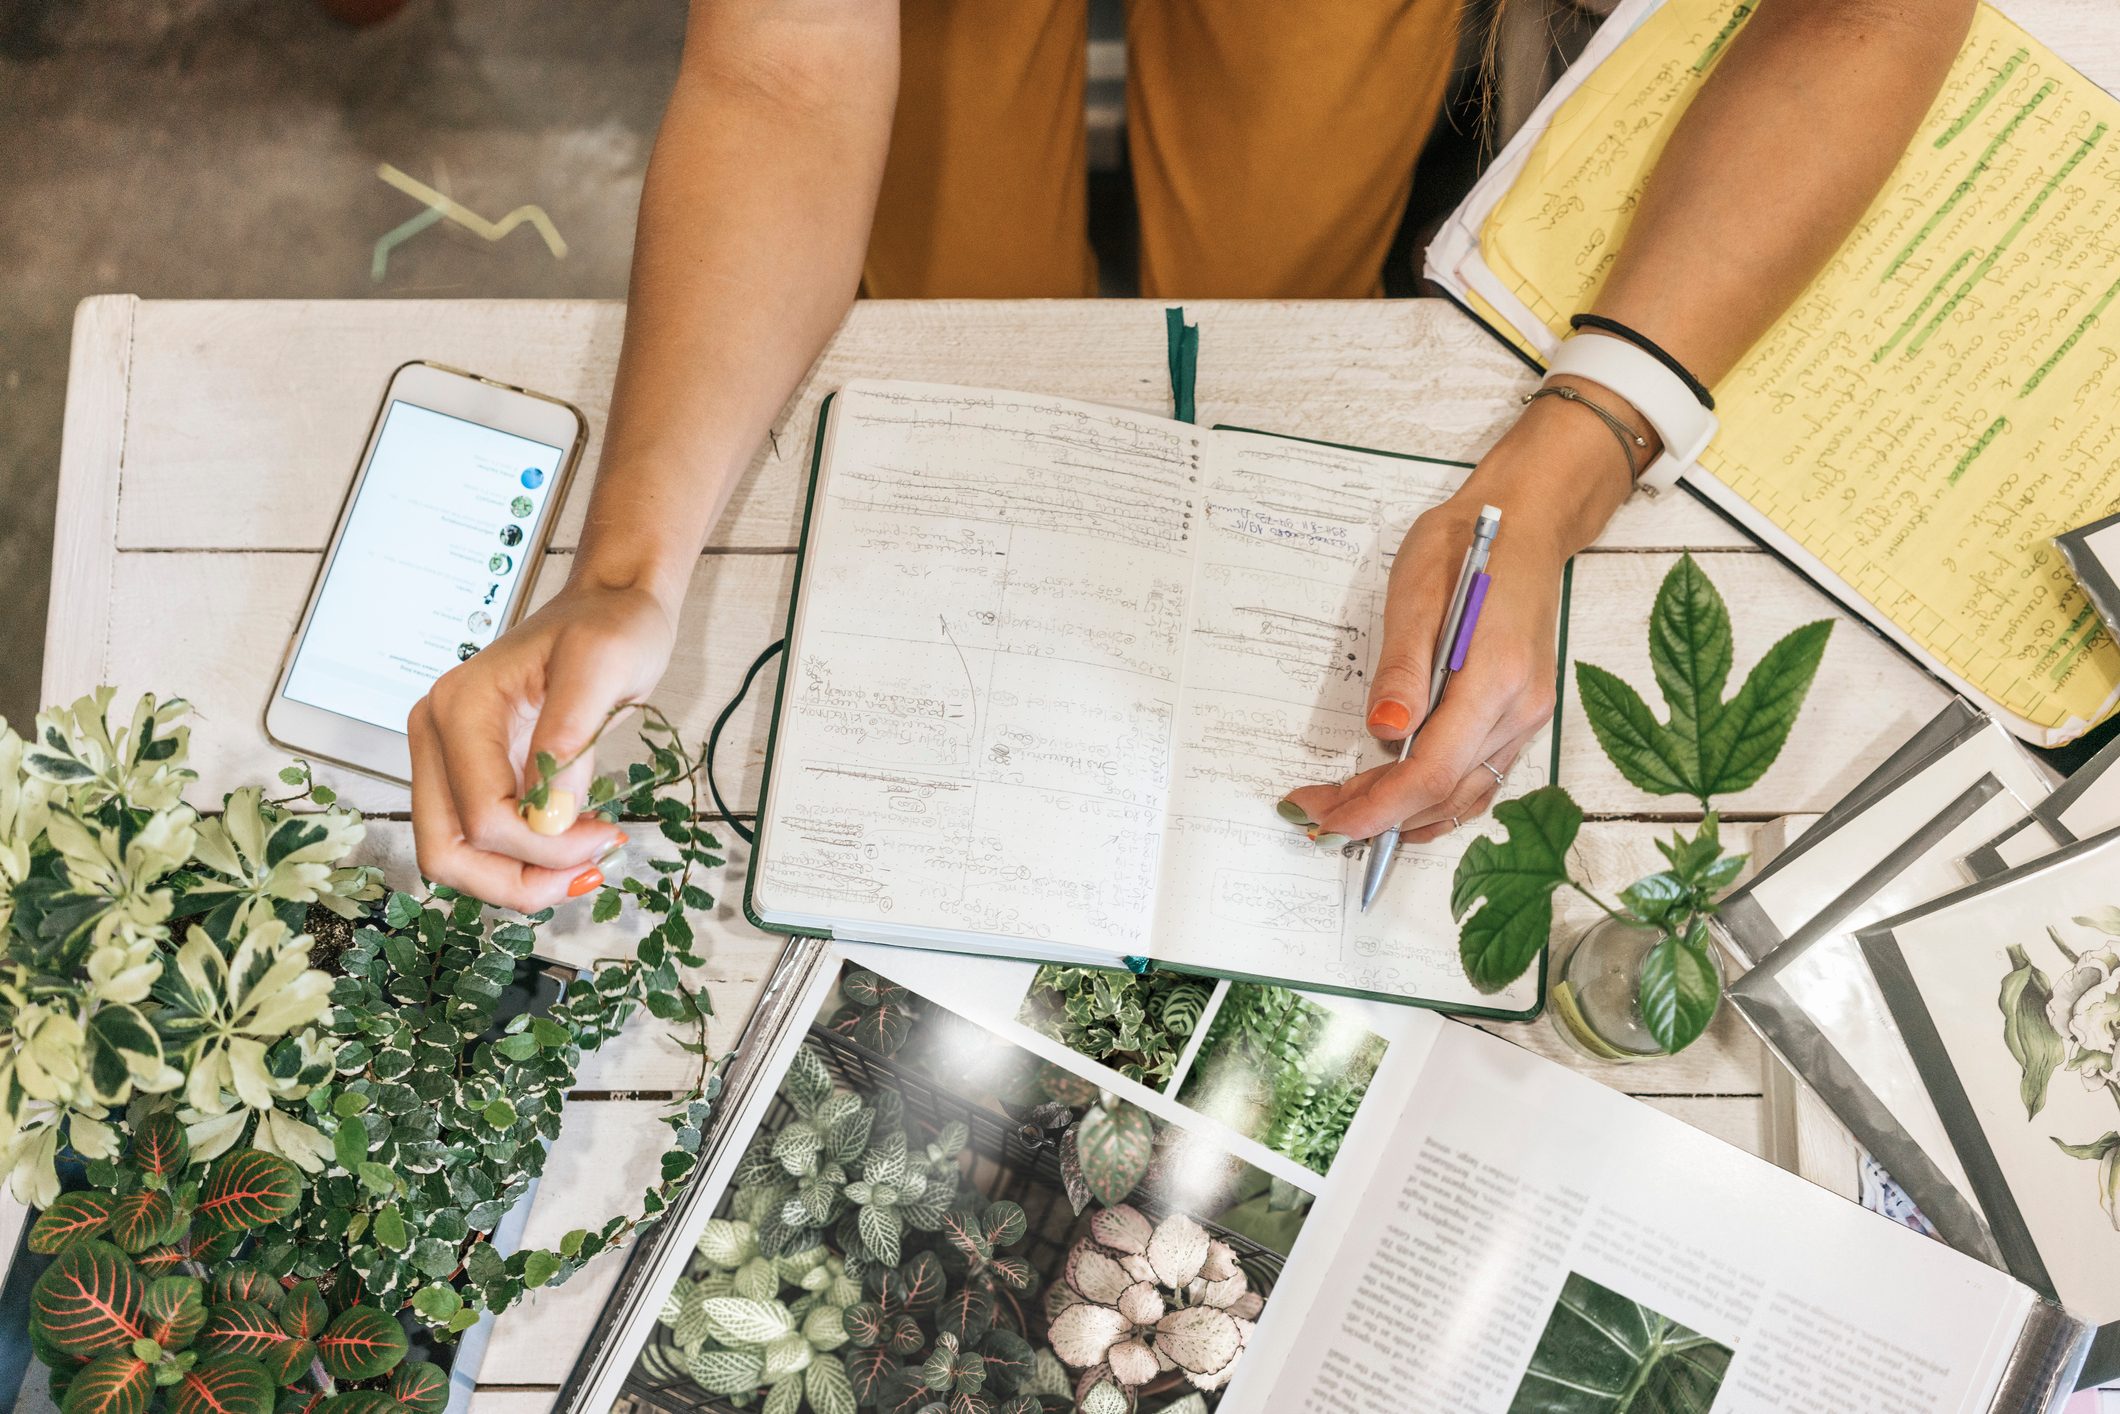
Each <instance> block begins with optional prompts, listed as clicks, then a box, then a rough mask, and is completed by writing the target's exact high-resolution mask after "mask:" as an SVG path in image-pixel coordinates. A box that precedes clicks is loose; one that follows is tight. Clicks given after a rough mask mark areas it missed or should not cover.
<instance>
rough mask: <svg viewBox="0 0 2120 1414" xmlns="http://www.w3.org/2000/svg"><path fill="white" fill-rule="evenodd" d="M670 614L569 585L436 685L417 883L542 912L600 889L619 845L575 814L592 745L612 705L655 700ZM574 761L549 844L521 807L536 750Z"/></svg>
mask: <svg viewBox="0 0 2120 1414" xmlns="http://www.w3.org/2000/svg"><path fill="white" fill-rule="evenodd" d="M675 637H676V615H675V613H674V612H672V611H671V610H670V609H669V608H668V607H667V606H666V605H665V604H664V603H663V601H662V600H661V599H659V598H658V597H657V596H655V595H654V594H652V593H650V592H648V591H647V590H644V589H639V588H631V587H628V588H612V587H606V586H602V585H597V584H593V583H578V582H570V583H569V584H568V585H567V587H566V588H565V589H563V590H561V591H560V592H559V594H558V595H557V596H556V597H555V598H554V599H553V600H552V601H551V602H550V603H548V604H546V605H545V606H544V607H543V608H541V609H539V610H538V611H537V612H536V613H534V614H532V615H531V616H530V617H528V618H526V619H524V620H523V621H522V622H521V623H520V624H517V625H516V626H515V627H514V628H512V629H510V630H509V631H508V632H507V633H505V634H503V635H502V636H501V637H500V638H498V639H496V640H495V641H494V642H493V643H492V644H491V645H489V646H488V647H487V648H486V649H485V651H484V652H482V653H480V654H478V655H477V656H476V657H474V658H471V659H470V660H469V661H467V662H465V663H463V664H461V665H460V666H458V667H456V668H453V669H451V670H450V671H449V672H447V673H445V674H443V675H442V677H440V678H439V679H437V680H436V682H435V684H434V687H433V690H432V691H430V692H429V693H428V694H427V696H426V697H425V698H423V699H421V701H420V702H419V704H418V705H417V706H415V707H414V708H413V709H412V720H411V722H410V724H409V730H410V734H411V738H412V832H413V837H414V840H415V843H416V845H417V848H418V852H419V868H420V873H421V874H422V875H424V876H426V877H427V878H429V879H431V880H433V881H434V882H435V883H438V884H447V885H449V886H450V887H452V888H456V889H461V890H463V891H464V892H465V893H468V894H471V895H473V896H474V897H477V898H479V899H483V900H484V901H486V902H488V903H494V904H500V905H502V906H503V907H507V908H513V909H518V910H520V911H521V912H524V913H534V912H536V911H537V910H539V909H542V908H549V907H551V906H552V905H554V904H557V903H561V902H564V901H565V900H566V899H568V898H570V897H579V896H581V895H583V894H586V893H588V892H589V891H590V890H592V889H594V888H596V887H597V885H599V884H601V883H602V882H603V874H602V871H601V870H600V869H599V868H598V863H599V862H600V861H601V860H602V858H603V856H605V855H606V854H609V853H610V852H611V851H612V850H613V849H614V848H616V847H617V846H618V845H620V844H623V843H624V842H625V838H626V837H625V835H624V833H623V832H621V831H620V830H619V829H618V827H617V826H615V825H613V824H611V823H610V822H609V821H606V820H603V819H601V818H599V817H596V816H586V815H585V816H580V817H579V818H576V811H577V808H578V806H579V803H580V801H581V800H582V799H583V796H584V794H585V792H586V790H587V788H588V783H589V779H590V777H591V775H592V774H593V770H594V766H593V762H592V761H591V760H590V755H589V753H588V751H587V750H586V748H587V747H588V745H589V743H590V742H591V741H592V740H594V738H595V736H596V733H597V731H598V729H599V728H601V727H602V726H603V724H604V720H605V718H606V717H607V716H608V715H609V714H610V712H611V710H612V709H613V708H614V707H617V706H620V705H621V704H623V703H627V702H637V701H640V700H641V699H643V698H644V697H646V696H647V694H648V693H649V692H650V691H652V690H653V688H654V687H655V684H656V681H657V680H658V679H659V678H661V676H662V673H663V669H664V667H665V666H667V665H668V663H669V661H670V647H671V644H672V643H673V642H674V641H675ZM540 751H549V752H551V753H552V755H553V756H554V757H555V758H556V759H558V760H560V761H567V760H569V759H570V758H572V757H574V756H576V755H579V756H580V757H581V759H580V760H579V761H576V762H575V763H574V764H573V765H572V766H570V767H569V768H568V769H567V770H565V771H563V772H562V773H561V774H560V776H559V778H558V779H557V780H556V781H555V782H554V783H553V789H552V795H551V810H550V811H549V812H548V813H549V814H550V815H552V816H557V817H558V820H557V822H556V823H558V824H559V825H560V826H561V828H560V830H559V832H558V833H555V834H549V835H548V834H543V833H540V832H539V831H537V830H534V829H532V828H531V825H530V823H529V822H528V821H526V820H525V819H524V818H523V816H522V814H521V813H520V810H519V803H520V801H521V798H522V793H523V792H524V791H526V790H528V789H529V788H530V787H531V786H532V785H534V784H535V783H536V780H537V774H536V766H535V762H536V760H537V753H539V752H540Z"/></svg>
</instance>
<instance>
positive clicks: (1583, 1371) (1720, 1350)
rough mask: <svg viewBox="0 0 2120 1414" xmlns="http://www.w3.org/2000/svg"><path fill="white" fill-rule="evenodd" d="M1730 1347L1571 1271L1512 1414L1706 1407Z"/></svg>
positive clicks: (1676, 1411) (1656, 1412) (1687, 1413)
mask: <svg viewBox="0 0 2120 1414" xmlns="http://www.w3.org/2000/svg"><path fill="white" fill-rule="evenodd" d="M1729 1369H1730V1347H1729V1346H1727V1345H1724V1344H1722V1343H1720V1342H1719V1341H1714V1340H1710V1339H1709V1338H1708V1337H1707V1336H1704V1335H1702V1334H1700V1333H1699V1332H1698V1331H1694V1330H1689V1329H1687V1328H1686V1327H1685V1326H1682V1325H1680V1324H1679V1323H1678V1322H1676V1321H1674V1320H1672V1319H1671V1318H1670V1317H1668V1316H1664V1315H1661V1314H1659V1313H1658V1312H1656V1311H1652V1310H1650V1309H1649V1308H1648V1307H1647V1306H1644V1305H1642V1304H1641V1303H1639V1302H1637V1301H1631V1300H1629V1299H1628V1298H1627V1297H1625V1296H1622V1295H1620V1293H1618V1292H1616V1291H1614V1290H1612V1289H1611V1288H1610V1287H1606V1286H1601V1285H1599V1284H1598V1283H1597V1282H1594V1281H1592V1280H1590V1278H1588V1277H1586V1276H1584V1275H1582V1274H1581V1273H1580V1272H1570V1273H1569V1274H1568V1280H1567V1282H1566V1283H1565V1284H1564V1285H1563V1286H1562V1287H1561V1295H1560V1299H1559V1300H1558V1301H1556V1302H1555V1303H1554V1306H1553V1313H1552V1315H1550V1316H1548V1317H1547V1319H1546V1329H1545V1330H1544V1331H1543V1332H1541V1333H1540V1335H1539V1338H1538V1347H1537V1348H1536V1349H1535V1350H1533V1351H1532V1352H1531V1365H1530V1368H1529V1369H1527V1370H1525V1371H1524V1378H1523V1381H1522V1383H1520V1384H1519V1385H1517V1387H1516V1398H1514V1399H1512V1400H1511V1401H1510V1402H1509V1414H1705V1411H1707V1410H1708V1409H1709V1408H1711V1407H1713V1405H1714V1403H1715V1393H1716V1391H1717V1390H1719V1389H1721V1388H1722V1382H1723V1376H1724V1375H1725V1374H1727V1373H1728V1372H1729Z"/></svg>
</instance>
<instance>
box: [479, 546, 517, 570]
mask: <svg viewBox="0 0 2120 1414" xmlns="http://www.w3.org/2000/svg"><path fill="white" fill-rule="evenodd" d="M486 568H487V569H489V570H491V571H493V572H494V573H495V574H506V573H507V572H508V571H510V570H512V569H514V568H515V557H514V556H513V555H506V554H502V553H501V552H500V551H498V550H496V551H494V552H493V558H491V559H489V560H487V561H486Z"/></svg>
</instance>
